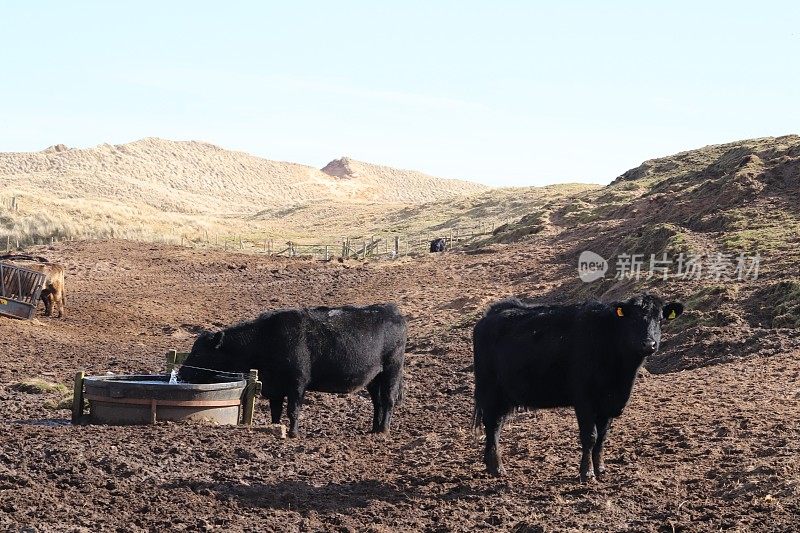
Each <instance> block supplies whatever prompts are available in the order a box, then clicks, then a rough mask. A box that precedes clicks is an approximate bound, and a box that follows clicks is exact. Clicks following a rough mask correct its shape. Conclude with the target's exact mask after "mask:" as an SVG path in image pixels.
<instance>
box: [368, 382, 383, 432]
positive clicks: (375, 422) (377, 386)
mask: <svg viewBox="0 0 800 533" xmlns="http://www.w3.org/2000/svg"><path fill="white" fill-rule="evenodd" d="M367 392H369V397H370V399H372V433H377V432H378V429H379V428H380V425H381V420H383V404H382V403H381V375H380V374H378V375H377V376H375V377H374V378H373V379H372V381H370V382H369V384H368V385H367Z"/></svg>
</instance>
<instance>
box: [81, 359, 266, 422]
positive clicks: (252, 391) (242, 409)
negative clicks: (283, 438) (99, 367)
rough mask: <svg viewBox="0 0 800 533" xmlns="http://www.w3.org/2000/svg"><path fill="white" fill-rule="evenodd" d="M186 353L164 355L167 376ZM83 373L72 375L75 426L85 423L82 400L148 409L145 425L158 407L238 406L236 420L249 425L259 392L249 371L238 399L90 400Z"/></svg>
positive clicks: (255, 376)
mask: <svg viewBox="0 0 800 533" xmlns="http://www.w3.org/2000/svg"><path fill="white" fill-rule="evenodd" d="M188 355H189V354H188V353H183V352H177V351H176V350H170V351H169V352H167V356H166V362H167V372H166V375H167V376H169V375H170V374H171V373H172V370H173V369H174V368H175V366H176V365H180V364H181V363H182V362H183V361H185V360H186V358H187V357H188ZM86 377H87V376H86V374H85V372H84V371H79V372H77V373H76V374H75V381H74V388H73V397H72V398H73V400H72V423H73V424H78V423H81V422H83V421H84V420H85V418H84V417H85V414H84V400H89V401H90V402H91V401H92V400H96V401H98V403H99V402H101V401H102V402H103V403H111V404H120V405H121V406H123V405H124V406H145V405H147V406H149V407H150V416H149V423H150V424H154V423H155V422H156V419H157V416H156V415H157V411H158V407H159V406H161V407H165V408H170V407H175V408H187V409H191V408H203V407H210V408H214V407H219V408H230V407H233V406H238V407H239V410H238V411H239V415H238V416H237V417H236V418H237V421H238V420H240V423H241V424H243V425H247V426H252V425H253V414H254V412H255V401H256V396H257V395H259V394H260V393H261V386H262V385H261V382H260V381H259V380H258V370H250V373H249V374H248V375H247V383H246V385H245V387H244V390H243V391H242V394H241V396H240V398H239V399H237V400H232V399H211V400H176V399H161V398H159V399H156V398H127V397H126V398H112V397H106V396H104V397H102V398H100V397H93V396H91V395H89V394H86V392H85V387H84V386H85V380H86Z"/></svg>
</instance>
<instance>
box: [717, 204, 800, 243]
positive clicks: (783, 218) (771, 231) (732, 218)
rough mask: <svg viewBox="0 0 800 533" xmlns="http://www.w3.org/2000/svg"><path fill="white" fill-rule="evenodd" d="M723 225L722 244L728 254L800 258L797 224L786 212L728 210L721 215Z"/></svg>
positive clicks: (798, 224) (781, 210)
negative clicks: (761, 254)
mask: <svg viewBox="0 0 800 533" xmlns="http://www.w3.org/2000/svg"><path fill="white" fill-rule="evenodd" d="M724 225H725V229H726V232H725V234H724V235H723V237H722V244H723V245H724V246H725V248H727V249H728V250H742V251H746V252H748V253H753V252H760V253H775V252H789V253H790V254H791V255H800V247H799V246H798V244H799V243H800V220H798V218H797V216H795V215H794V214H792V213H790V212H788V211H786V210H783V209H777V208H774V209H764V208H763V207H762V208H747V207H745V208H740V209H732V210H730V211H728V212H726V213H725V215H724Z"/></svg>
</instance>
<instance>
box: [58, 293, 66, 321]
mask: <svg viewBox="0 0 800 533" xmlns="http://www.w3.org/2000/svg"><path fill="white" fill-rule="evenodd" d="M65 301H66V298H64V289H61V290H60V291H58V293H57V294H56V303H57V304H58V318H63V317H64V315H65V314H66V309H65V308H66V305H65Z"/></svg>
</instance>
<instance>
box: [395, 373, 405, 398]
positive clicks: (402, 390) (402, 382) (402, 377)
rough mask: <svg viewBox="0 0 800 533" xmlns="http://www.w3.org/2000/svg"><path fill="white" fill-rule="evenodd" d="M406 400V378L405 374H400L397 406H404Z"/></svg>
mask: <svg viewBox="0 0 800 533" xmlns="http://www.w3.org/2000/svg"><path fill="white" fill-rule="evenodd" d="M405 399H406V377H405V372H402V371H401V372H400V392H399V393H398V394H397V405H403V400H405Z"/></svg>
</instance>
